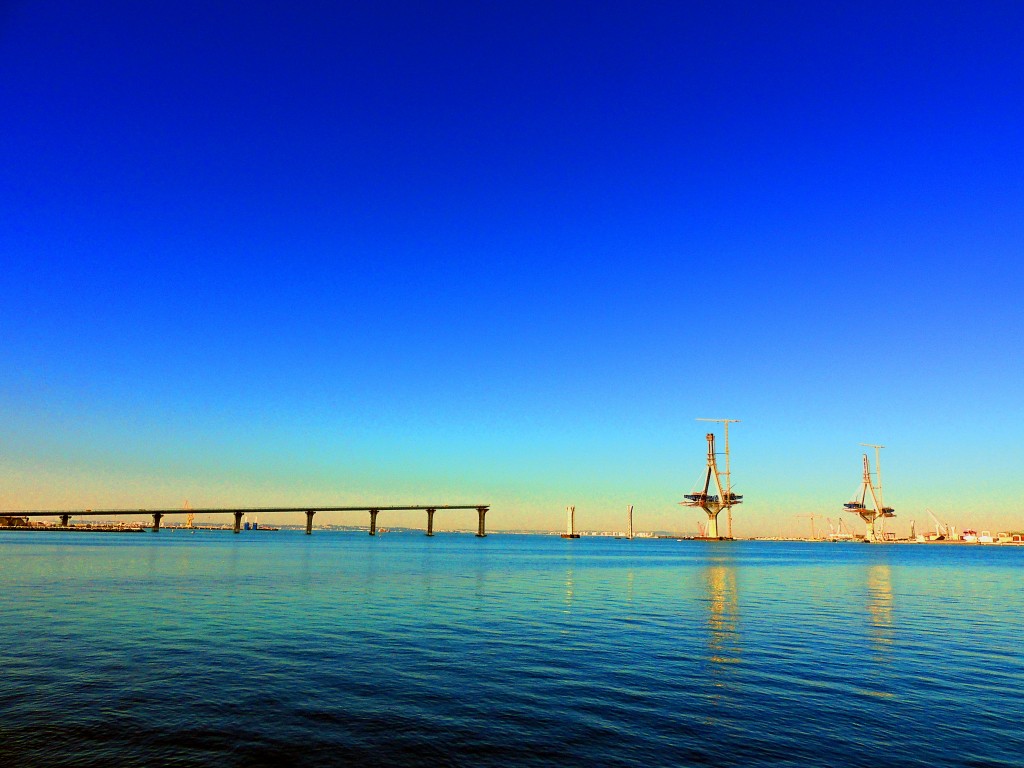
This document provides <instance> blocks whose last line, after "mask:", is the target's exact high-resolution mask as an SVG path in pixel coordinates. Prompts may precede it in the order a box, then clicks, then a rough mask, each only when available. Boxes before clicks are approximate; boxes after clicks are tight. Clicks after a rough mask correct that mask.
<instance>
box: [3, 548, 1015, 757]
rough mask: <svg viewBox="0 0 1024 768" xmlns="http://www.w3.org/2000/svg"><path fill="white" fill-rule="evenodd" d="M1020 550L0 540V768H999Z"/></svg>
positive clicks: (1011, 685) (1011, 696)
mask: <svg viewBox="0 0 1024 768" xmlns="http://www.w3.org/2000/svg"><path fill="white" fill-rule="evenodd" d="M1022 566H1024V547H978V546H974V547H968V546H961V547H953V546H924V545H918V546H913V545H903V546H900V545H890V546H867V545H856V544H787V543H771V542H764V543H758V542H736V543H733V544H708V543H703V542H676V541H671V540H669V541H633V542H629V541H622V540H612V539H609V540H597V539H582V540H578V541H564V540H562V539H558V538H548V537H537V536H529V537H527V536H498V535H492V536H489V537H488V538H486V539H477V538H475V537H472V536H466V535H455V534H450V535H439V536H437V537H435V538H433V539H428V538H426V537H424V536H422V535H414V534H400V533H389V534H387V535H385V536H379V537H376V538H370V537H369V536H366V535H365V534H355V533H351V534H346V533H327V532H322V531H318V532H315V533H314V535H313V536H311V537H306V536H304V535H302V534H300V533H298V532H290V531H282V532H259V533H249V534H246V533H243V534H240V535H232V534H230V533H227V532H225V533H220V532H206V531H203V532H193V533H187V532H172V531H163V532H161V533H160V534H158V535H153V534H81V533H49V534H32V533H14V532H8V533H2V532H0V631H2V642H0V765H4V766H22V765H30V766H31V765H46V766H70V765H75V766H124V765H133V766H136V765H137V766H151V765H173V766H190V765H217V766H262V765H268V766H269V765H279V764H285V765H295V766H322V765H343V764H372V765H431V766H433V765H465V766H504V765H638V766H659V765H720V766H728V765H743V766H768V765H771V766H779V765H794V766H796V765H851V766H872V767H874V766H888V765H893V766H896V765H900V766H996V765H1005V766H1020V765H1022V764H1024V738H1022V735H1021V726H1020V717H1021V712H1022V711H1024V652H1022V629H1024V620H1022V609H1024V595H1022V587H1024V579H1022V576H1021V573H1022Z"/></svg>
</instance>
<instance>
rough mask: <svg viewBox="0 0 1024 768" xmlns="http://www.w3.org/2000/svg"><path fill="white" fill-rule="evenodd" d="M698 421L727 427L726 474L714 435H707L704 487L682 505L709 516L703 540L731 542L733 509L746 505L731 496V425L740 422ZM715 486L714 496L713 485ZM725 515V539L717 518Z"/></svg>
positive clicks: (724, 420) (693, 493)
mask: <svg viewBox="0 0 1024 768" xmlns="http://www.w3.org/2000/svg"><path fill="white" fill-rule="evenodd" d="M697 421H715V422H719V423H722V424H724V425H725V471H724V472H722V471H720V470H719V468H718V454H717V453H716V452H715V433H714V432H708V433H707V435H706V438H707V441H708V465H707V469H706V471H705V472H704V477H703V484H702V486H700V487H699V488H698V489H696V490H694V491H693V492H692V493H687V494H685V495H684V496H683V501H681V502H679V503H680V504H682V505H684V506H687V507H700V508H701V509H703V510H704V512H705V513H706V514H707V516H708V524H707V528H706V529H704V531H703V534H702V536H701V538H704V539H732V508H733V507H734V506H736V505H737V504H742V503H743V497H742V496H738V495H736V494H735V493H733V492H732V469H731V466H730V463H729V459H730V457H729V424H730V423H732V422H736V421H739V419H697ZM712 480H713V481H714V483H715V487H714V491H715V492H714V493H713V492H712V488H711V482H712ZM723 509H724V510H725V511H726V530H725V535H724V536H723V535H722V532H721V531H719V529H718V515H719V513H720V512H721V511H722V510H723Z"/></svg>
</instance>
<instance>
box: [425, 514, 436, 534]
mask: <svg viewBox="0 0 1024 768" xmlns="http://www.w3.org/2000/svg"><path fill="white" fill-rule="evenodd" d="M435 512H437V510H436V509H428V510H427V536H433V535H434V513H435Z"/></svg>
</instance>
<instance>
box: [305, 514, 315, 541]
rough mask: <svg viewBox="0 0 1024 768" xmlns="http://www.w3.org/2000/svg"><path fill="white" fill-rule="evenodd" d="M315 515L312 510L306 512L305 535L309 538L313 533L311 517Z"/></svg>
mask: <svg viewBox="0 0 1024 768" xmlns="http://www.w3.org/2000/svg"><path fill="white" fill-rule="evenodd" d="M314 514H315V513H314V512H313V510H312V509H307V510H306V535H307V536H309V535H311V534H312V533H313V515H314Z"/></svg>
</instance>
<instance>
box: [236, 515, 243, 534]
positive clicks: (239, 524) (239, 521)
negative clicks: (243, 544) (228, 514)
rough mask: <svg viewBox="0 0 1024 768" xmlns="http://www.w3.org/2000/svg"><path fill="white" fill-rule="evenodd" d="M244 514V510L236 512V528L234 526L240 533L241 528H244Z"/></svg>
mask: <svg viewBox="0 0 1024 768" xmlns="http://www.w3.org/2000/svg"><path fill="white" fill-rule="evenodd" d="M243 514H244V513H242V512H235V528H234V530H235V533H238V532H239V531H240V530H242V515H243Z"/></svg>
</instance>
